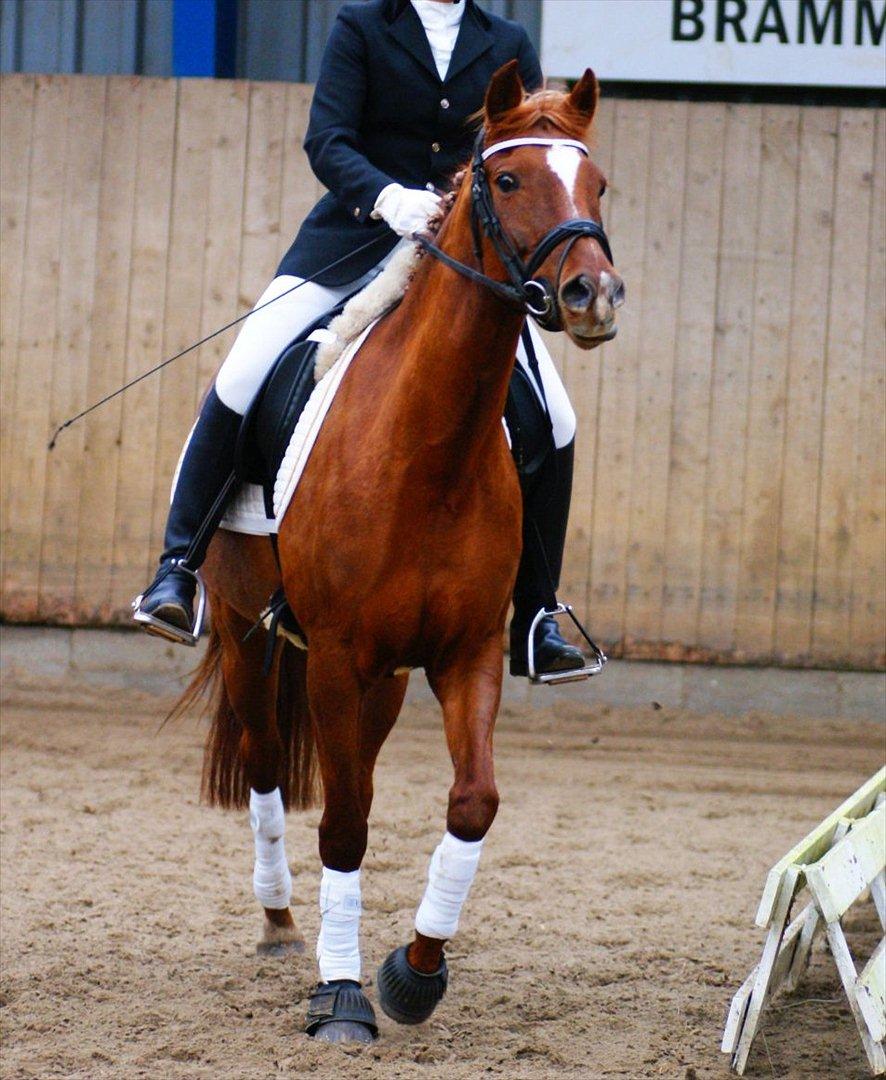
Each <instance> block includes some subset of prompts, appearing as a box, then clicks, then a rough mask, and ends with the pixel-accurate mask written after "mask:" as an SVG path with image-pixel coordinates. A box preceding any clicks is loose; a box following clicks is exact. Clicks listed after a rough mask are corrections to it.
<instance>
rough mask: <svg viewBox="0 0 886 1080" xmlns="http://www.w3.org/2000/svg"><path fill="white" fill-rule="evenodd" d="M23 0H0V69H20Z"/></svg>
mask: <svg viewBox="0 0 886 1080" xmlns="http://www.w3.org/2000/svg"><path fill="white" fill-rule="evenodd" d="M21 10H22V5H21V0H0V71H18V70H19V68H18V56H19V52H20V48H19V31H20V29H21Z"/></svg>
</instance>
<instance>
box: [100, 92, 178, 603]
mask: <svg viewBox="0 0 886 1080" xmlns="http://www.w3.org/2000/svg"><path fill="white" fill-rule="evenodd" d="M175 98H176V84H175V83H174V82H171V81H168V80H162V79H144V80H141V81H140V85H139V99H140V100H139V121H138V127H137V130H136V132H135V134H136V136H137V139H138V163H137V166H136V185H135V204H134V207H133V223H132V260H131V264H130V276H129V322H128V326H127V333H126V345H125V366H124V372H123V375H124V379H125V380H126V381H127V382H128V381H130V380H132V379H134V378H136V377H137V376H138V375H141V374H142V373H143V372H145V371H147V370H148V369H149V368H151V367H153V366H154V365H155V364H157V363H158V362H159V361H160V359H161V356H160V347H161V345H162V343H163V309H164V305H165V299H166V265H167V264H166V260H167V252H168V249H169V218H170V210H171V200H172V157H173V150H174V146H175ZM159 395H160V381H159V380H158V379H157V378H155V377H152V378H149V379H145V380H144V381H143V382H140V383H138V384H137V385H136V386H133V387H132V389H131V390H127V392H126V393H125V394H124V395H123V402H122V410H121V422H120V432H119V436H118V443H119V446H120V453H119V459H118V471H117V491H116V498H115V500H114V508H115V509H114V513H115V523H114V549H113V561H112V566H111V581H110V595H109V603H110V606H111V610H112V611H113V612H114V613H115V614H116V613H119V614H123V613H125V612H126V611H127V609H128V606H129V602H130V600H131V599H132V597H133V596H134V595H136V594H137V593H138V592H140V591H141V590H142V589H143V588H144V586H145V584H146V583H147V582H146V581H145V580H144V577H145V575H146V574H147V570H148V566H149V563H150V560H151V556H150V553H149V551H148V544H149V540H150V530H149V528H146V525H148V524H149V523H150V520H151V502H152V494H153V491H152V484H151V483H150V482H149V481H148V482H147V483H146V480H148V478H149V477H150V476H151V475H152V474H153V472H154V469H155V467H156V447H157V429H158V427H159V425H160V423H161V422H162V421H160V418H159Z"/></svg>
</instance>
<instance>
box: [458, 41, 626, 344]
mask: <svg viewBox="0 0 886 1080" xmlns="http://www.w3.org/2000/svg"><path fill="white" fill-rule="evenodd" d="M597 95H598V89H597V79H596V76H595V75H594V73H593V72H592V71H591V70H590V69H588V70H587V71H586V72H585V73H584V75H583V76H582V77H581V79H580V80H579V81H578V83H577V84H576V86H575V88H574V89H573V90H572V92H571V93H569V94H565V93H558V92H556V91H551V90H542V91H539V92H538V93H535V94H531V95H529V96H527V95H526V93H525V91H524V89H523V84H522V82H521V81H520V75H519V72H518V70H517V62H516V61H511V62H510V63H508V64H506V65H505V66H504V67H502V68H500V69H499V70H498V71H497V72H496V73H495V75H494V76H493V78H492V81H491V83H490V84H489V89H488V90H487V92H486V102H485V106H484V117H483V119H484V131H483V139H482V146H481V144H479V143H478V151H477V153H475V156H474V175H473V184H474V186H475V188H476V187H477V183H478V175H479V181H480V188H481V189H485V190H479V191H476V190H475V193H474V196H475V204H476V203H477V202H479V204H480V206H481V208H482V206H483V204H484V202H485V204H486V205H487V207H488V208H490V209H491V211H492V216H493V217H494V218H495V219H497V223H498V224H500V229H501V234H500V236H499V237H498V239H496V236H495V235H494V233H495V222H493V224H492V228H491V229H490V225H489V223H488V222H481V224H482V226H483V229H484V231H485V233H486V234H487V236H488V237H489V238H490V241H491V242H492V245H493V247H494V248H495V250H496V251H497V252H498V254H499V257H500V258H501V259H502V262H503V263H504V264H505V268H506V270H508V273H509V277H510V278H511V280H512V281H514V278H515V276H516V274H517V273H519V272H520V271H523V272H525V271H527V270H528V271H529V275H528V276H529V278H530V282H529V284H530V300H529V304H530V307H531V310H533V311H534V312H537V311H538V310H539V309H542V314H541V318H540V319H539V321H540V322H541V323H542V324H543V325H546V326H549V327H551V328H554V329H559V328H561V327H562V329H564V330H565V331H566V332H567V333H568V334H569V336H570V338H572V340H573V341H574V342H575V343H576V344H577V345H579V346H580V347H581V348H583V349H592V348H594V347H595V346H597V345H599V344H601V343H602V342H604V341H608V340H610V339H611V338H613V337H614V336H615V333H616V327H615V310H616V308H618V307H620V306H621V305H622V304H623V303H624V295H625V289H624V283H623V282H622V280H621V278H620V277H619V276H618V274H617V273H616V272H615V269H614V267H613V265H612V255H611V252H610V251H609V244H608V241H607V239H606V234H605V233H604V232H603V229H602V225H601V224H600V222H601V216H600V200H601V198H602V196H603V193H604V191H605V190H606V179H605V177H604V176H603V174H602V172H601V171H600V169H598V168H597V166H596V165H595V164H594V162H593V161H592V160H591V158H590V154H589V153H588V151H587V147H586V144H585V139H586V138H587V135H588V133H589V129H590V126H591V122H592V120H593V117H594V112H595V110H596V107H597ZM509 248H510V249H511V250H512V252H513V253H514V254H516V256H517V260H515V261H512V264H511V266H510V267H509V266H508V249H509ZM533 297H534V298H535V303H533V301H532V298H533ZM545 308H546V309H547V314H545V310H544V309H545Z"/></svg>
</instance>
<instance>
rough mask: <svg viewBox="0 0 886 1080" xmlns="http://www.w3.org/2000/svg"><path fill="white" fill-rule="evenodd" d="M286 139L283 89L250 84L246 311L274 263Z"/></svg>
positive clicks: (243, 261) (243, 269)
mask: <svg viewBox="0 0 886 1080" xmlns="http://www.w3.org/2000/svg"><path fill="white" fill-rule="evenodd" d="M285 135H286V96H285V91H284V88H283V87H282V86H281V85H280V84H279V83H252V84H251V86H250V88H249V145H248V147H247V151H246V191H245V200H244V208H243V241H242V245H243V246H242V250H241V252H240V294H241V296H240V299H241V303H243V304H244V305H245V306H247V307H252V306H253V305H254V304H255V302H256V300H257V299H258V298H259V296H260V295H261V294H262V292H263V291H264V289H265V288H266V286H267V284H268V282H269V281H270V280H271V276H272V275H273V273H274V269H275V266H276V263H277V251H278V249H279V246H280V232H281V229H280V204H281V197H282V189H283V177H282V173H283V146H284V142H285Z"/></svg>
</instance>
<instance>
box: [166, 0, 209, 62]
mask: <svg viewBox="0 0 886 1080" xmlns="http://www.w3.org/2000/svg"><path fill="white" fill-rule="evenodd" d="M215 17H216V10H215V0H175V6H174V7H173V14H172V70H173V73H174V74H175V75H214V74H215Z"/></svg>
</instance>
